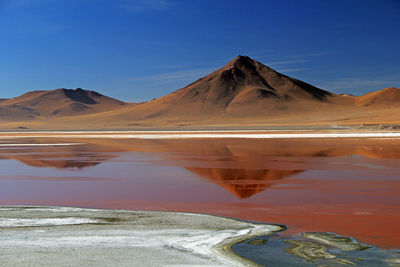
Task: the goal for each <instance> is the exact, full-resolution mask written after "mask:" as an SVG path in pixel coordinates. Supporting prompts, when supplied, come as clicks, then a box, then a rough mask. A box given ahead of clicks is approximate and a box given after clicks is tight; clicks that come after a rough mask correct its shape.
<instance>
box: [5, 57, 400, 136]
mask: <svg viewBox="0 0 400 267" xmlns="http://www.w3.org/2000/svg"><path fill="white" fill-rule="evenodd" d="M399 112H400V89H397V88H387V89H383V90H381V91H377V92H372V93H369V94H366V95H363V96H353V95H350V94H334V93H331V92H329V91H326V90H323V89H320V88H318V87H315V86H313V85H310V84H308V83H306V82H303V81H300V80H298V79H295V78H292V77H289V76H286V75H284V74H281V73H279V72H277V71H275V70H273V69H271V68H269V67H267V66H265V65H263V64H262V63H260V62H258V61H256V60H253V59H251V58H249V57H247V56H238V57H236V58H235V59H234V60H232V61H231V62H229V63H228V64H226V65H225V66H223V67H222V68H220V69H218V70H216V71H214V72H212V73H210V74H209V75H207V76H205V77H203V78H200V79H198V80H197V81H195V82H193V83H191V84H189V85H188V86H186V87H184V88H182V89H179V90H177V91H175V92H173V93H170V94H168V95H166V96H163V97H160V98H157V99H154V100H152V101H149V102H144V103H139V104H134V103H124V102H121V101H118V100H116V99H113V98H110V97H107V96H104V95H101V94H99V93H96V92H94V91H89V90H83V89H80V88H78V89H75V90H71V89H56V90H49V91H33V92H29V93H26V94H24V95H22V96H19V97H16V98H12V99H0V121H1V122H2V124H1V125H2V127H3V129H6V128H7V129H13V128H30V129H31V128H41V129H67V128H68V129H83V128H85V129H116V128H118V129H130V128H163V127H179V128H181V127H186V128H188V127H189V128H190V127H203V128H204V127H253V126H257V127H265V126H271V125H275V126H282V125H344V124H353V125H354V124H356V125H360V124H397V123H400V119H399V116H398V114H399Z"/></svg>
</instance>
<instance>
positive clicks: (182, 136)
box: [0, 131, 400, 145]
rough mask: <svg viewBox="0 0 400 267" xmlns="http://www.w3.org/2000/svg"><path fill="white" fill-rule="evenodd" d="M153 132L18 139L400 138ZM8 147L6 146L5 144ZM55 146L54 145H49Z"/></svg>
mask: <svg viewBox="0 0 400 267" xmlns="http://www.w3.org/2000/svg"><path fill="white" fill-rule="evenodd" d="M105 133H107V132H105ZM152 133H153V132H147V133H146V134H145V133H140V134H101V133H99V134H92V133H90V134H67V133H64V134H60V135H47V134H38V135H18V136H17V137H18V138H26V137H30V138H32V137H49V138H50V137H53V138H54V137H57V138H111V139H191V138H244V139H291V138H400V132H384V133H377V132H370V133H290V134H275V133H237V132H229V133H219V132H207V133H193V132H188V133H185V132H179V133H170V132H167V131H166V132H165V134H152ZM15 137H16V136H0V139H1V138H15ZM76 144H77V143H65V144H62V145H76ZM5 145H6V144H5ZM47 145H54V144H47ZM60 145H61V144H60Z"/></svg>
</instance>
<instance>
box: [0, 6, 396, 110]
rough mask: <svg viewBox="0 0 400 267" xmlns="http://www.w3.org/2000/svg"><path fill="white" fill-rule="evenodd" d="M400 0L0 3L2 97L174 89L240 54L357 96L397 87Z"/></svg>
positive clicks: (139, 95)
mask: <svg viewBox="0 0 400 267" xmlns="http://www.w3.org/2000/svg"><path fill="white" fill-rule="evenodd" d="M399 14H400V0H380V1H378V0H342V1H340V0H325V1H321V0H279V1H278V0H276V1H268V0H252V1H243V0H240V1H238V0H190V1H189V0H0V36H1V37H0V38H1V39H0V97H4V98H7V97H14V96H17V95H20V94H22V93H24V92H26V91H29V90H39V89H42V90H43V89H55V88H61V87H64V88H77V87H82V88H85V89H93V90H96V91H99V92H101V93H103V94H106V95H110V96H113V97H116V98H119V99H121V100H125V101H133V102H136V101H145V100H149V99H151V98H153V97H159V96H162V95H165V94H167V93H170V92H172V91H175V90H177V89H179V88H181V87H183V86H185V85H187V84H188V83H190V82H192V81H193V80H196V79H197V78H200V77H201V76H204V75H205V74H208V73H209V72H211V71H213V70H215V69H218V68H219V67H221V66H223V65H225V64H226V63H227V62H228V61H230V60H232V59H233V58H234V57H236V56H237V55H239V54H241V55H248V56H250V57H252V58H254V59H256V60H258V61H260V62H262V63H264V64H266V65H268V66H270V67H272V68H274V69H276V70H277V71H280V72H282V73H284V74H287V75H289V76H292V77H295V78H298V79H301V80H304V81H306V82H309V83H311V84H313V85H316V86H319V87H321V88H323V89H326V90H330V91H333V92H336V93H343V92H349V93H353V94H356V95H359V94H363V93H366V92H370V91H373V90H379V89H383V88H385V87H390V86H396V87H400V51H399V50H400V49H399V47H400V30H399V29H400V16H399Z"/></svg>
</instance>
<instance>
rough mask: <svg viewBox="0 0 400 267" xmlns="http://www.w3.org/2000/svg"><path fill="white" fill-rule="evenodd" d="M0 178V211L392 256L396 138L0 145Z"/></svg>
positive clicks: (397, 207)
mask: <svg viewBox="0 0 400 267" xmlns="http://www.w3.org/2000/svg"><path fill="white" fill-rule="evenodd" d="M71 143H72V145H71ZM1 144H3V146H1ZM13 144H20V145H17V146H15V145H13ZM21 144H26V145H21ZM32 144H56V145H50V146H32ZM0 171H1V172H0V204H3V205H4V204H22V205H59V206H79V207H94V208H112V209H139V210H164V211H185V212H200V213H208V214H216V215H222V216H229V217H234V218H239V219H244V220H251V221H258V222H269V223H277V224H285V225H286V226H287V227H288V230H287V231H285V232H284V233H281V234H280V235H281V236H285V235H287V236H289V235H296V234H297V233H300V232H309V231H319V232H334V233H337V234H339V235H343V236H352V237H354V238H357V239H358V240H360V241H361V242H365V243H368V244H372V245H376V246H380V247H383V248H400V231H399V227H400V140H398V139H372V138H369V139H368V138H361V139H329V140H328V139H322V138H320V139H286V140H285V139H274V140H268V139H264V140H263V139H251V140H250V139H183V140H162V139H158V140H157V139H154V140H138V139H110V138H107V139H96V138H91V139H71V140H68V139H65V138H64V139H57V138H19V139H18V138H15V139H1V138H0Z"/></svg>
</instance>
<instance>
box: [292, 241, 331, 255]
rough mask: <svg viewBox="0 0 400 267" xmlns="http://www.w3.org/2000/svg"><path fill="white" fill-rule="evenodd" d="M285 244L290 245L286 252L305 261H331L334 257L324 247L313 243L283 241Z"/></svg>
mask: <svg viewBox="0 0 400 267" xmlns="http://www.w3.org/2000/svg"><path fill="white" fill-rule="evenodd" d="M285 242H286V243H289V244H291V245H292V246H290V247H289V248H287V249H286V252H288V253H290V254H293V255H296V256H298V257H301V258H303V259H307V260H317V259H333V258H336V256H335V255H333V254H330V253H328V252H327V251H326V247H325V246H323V245H320V244H317V243H314V242H310V241H303V240H285Z"/></svg>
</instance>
